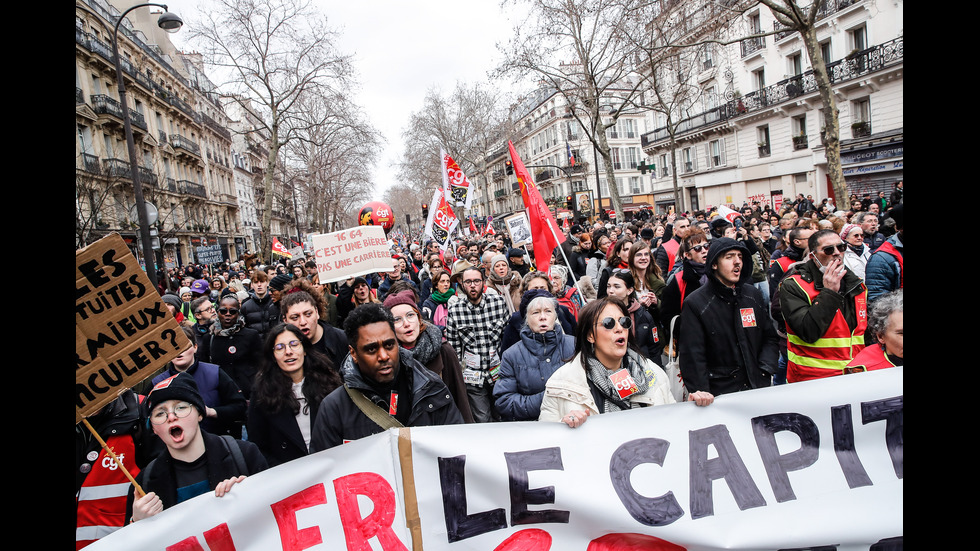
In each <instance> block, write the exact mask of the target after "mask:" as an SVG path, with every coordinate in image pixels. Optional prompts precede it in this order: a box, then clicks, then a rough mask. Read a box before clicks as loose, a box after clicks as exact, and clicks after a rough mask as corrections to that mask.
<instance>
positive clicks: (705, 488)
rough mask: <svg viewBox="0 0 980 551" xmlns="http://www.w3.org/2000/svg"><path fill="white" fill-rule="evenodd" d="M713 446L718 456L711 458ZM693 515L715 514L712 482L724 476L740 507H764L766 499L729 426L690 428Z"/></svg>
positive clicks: (694, 516) (742, 508)
mask: <svg viewBox="0 0 980 551" xmlns="http://www.w3.org/2000/svg"><path fill="white" fill-rule="evenodd" d="M712 445H713V446H714V447H715V451H717V452H718V457H716V458H714V459H708V446H712ZM690 446H691V449H690V450H691V451H690V457H689V461H690V468H691V518H694V519H698V518H701V517H706V516H710V515H713V514H714V512H715V509H714V503H713V501H712V493H711V483H712V481H714V480H717V479H719V478H724V479H725V482H726V483H727V484H728V489H729V490H731V492H732V496H733V497H734V498H735V502H736V503H737V504H738V508H739V509H741V510H743V511H744V510H746V509H750V508H752V507H762V506H764V505H765V504H766V500H765V498H763V497H762V493H761V492H760V491H759V488H758V486H756V484H755V482H754V481H753V480H752V475H750V474H749V470H748V469H747V468H746V467H745V463H744V462H742V458H741V457H740V456H739V455H738V450H736V449H735V443H734V442H732V438H731V436H729V434H728V427H726V426H725V425H715V426H713V427H706V428H703V429H698V430H692V431H690Z"/></svg>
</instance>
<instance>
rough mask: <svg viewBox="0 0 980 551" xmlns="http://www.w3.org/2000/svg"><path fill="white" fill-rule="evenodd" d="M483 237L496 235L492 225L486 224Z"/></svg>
mask: <svg viewBox="0 0 980 551" xmlns="http://www.w3.org/2000/svg"><path fill="white" fill-rule="evenodd" d="M483 235H497V232H496V230H494V229H493V224H491V223H490V222H487V227H485V228H483Z"/></svg>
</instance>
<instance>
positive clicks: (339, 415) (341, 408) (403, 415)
mask: <svg viewBox="0 0 980 551" xmlns="http://www.w3.org/2000/svg"><path fill="white" fill-rule="evenodd" d="M344 331H345V332H346V333H347V338H348V340H349V341H350V355H349V356H348V357H347V358H346V359H345V360H344V365H343V367H342V368H341V372H342V374H343V379H344V386H342V387H340V388H338V389H336V390H334V391H333V392H331V393H330V394H329V395H328V396H327V397H326V398H324V399H323V402H322V403H321V404H320V408H319V410H318V411H317V416H316V420H314V422H313V434H312V436H311V439H310V453H314V452H318V451H321V450H326V449H329V448H332V447H334V446H337V445H339V444H343V443H344V442H347V441H350V440H358V439H360V438H364V437H365V436H370V435H372V434H377V433H379V432H383V431H384V430H386V429H387V428H388V426H382V425H380V424H378V423H377V422H375V421H374V420H372V418H371V417H369V414H368V413H367V411H373V412H374V413H373V414H376V415H379V416H380V417H381V418H383V419H384V420H385V421H386V422H391V423H392V425H391V426H398V424H394V421H397V422H398V423H399V424H400V425H401V426H406V427H422V426H433V425H452V424H460V423H462V422H463V417H462V415H461V414H460V413H459V409H457V408H456V404H455V402H454V401H453V397H452V394H450V392H449V388H448V387H446V383H444V382H443V381H442V379H441V378H439V376H438V375H436V374H435V373H433V372H431V371H429V370H428V369H427V368H426V367H425V366H423V365H422V364H420V363H419V362H417V361H416V360H414V359H413V358H412V355H411V353H410V352H408V351H407V350H402V349H401V348H399V346H398V340H397V338H396V337H395V322H394V318H393V317H392V315H391V312H389V311H388V310H386V309H385V308H384V306H382V305H380V304H376V303H369V304H362V305H361V306H358V307H357V308H355V309H354V310H353V311H352V312H351V313H350V315H349V316H347V320H346V321H345V322H344ZM360 398H364V399H365V400H366V402H367V405H358V403H356V402H355V401H354V400H355V399H360ZM362 408H365V409H362Z"/></svg>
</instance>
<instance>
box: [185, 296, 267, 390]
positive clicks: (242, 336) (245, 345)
mask: <svg viewBox="0 0 980 551" xmlns="http://www.w3.org/2000/svg"><path fill="white" fill-rule="evenodd" d="M217 311H218V321H217V322H215V323H212V324H211V325H209V326H208V333H207V334H205V335H203V336H202V337H201V339H200V343H201V345H200V346H199V347H198V359H199V360H201V361H205V362H209V363H213V364H217V365H218V367H220V368H221V369H223V370H224V371H225V373H227V374H229V375H231V378H232V379H234V381H235V384H237V385H238V388H240V389H242V395H243V396H245V399H246V400H248V399H250V398H251V397H252V380H253V379H254V378H255V369H256V366H257V365H258V363H259V357H260V355H261V349H262V337H260V336H259V332H258V331H256V330H255V329H252V328H250V327H245V318H244V316H242V315H241V303H240V302H239V301H238V297H237V296H236V295H235V294H234V293H231V292H230V291H229V292H228V294H225V295H224V296H222V297H221V300H220V301H219V302H218V308H217Z"/></svg>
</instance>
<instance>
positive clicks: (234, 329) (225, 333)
mask: <svg viewBox="0 0 980 551" xmlns="http://www.w3.org/2000/svg"><path fill="white" fill-rule="evenodd" d="M243 327H245V318H243V317H241V316H238V321H236V322H235V325H232V326H231V327H229V328H228V329H223V328H222V327H221V322H220V321H217V320H215V321H214V322H213V323H211V325H210V327H208V330H209V331H210V332H211V334H212V335H214V336H216V337H230V336H232V335H234V334H235V333H238V332H239V331H241V330H242V328H243Z"/></svg>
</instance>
